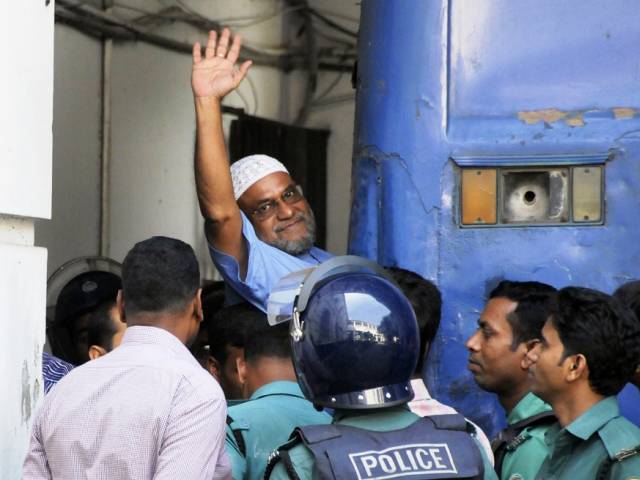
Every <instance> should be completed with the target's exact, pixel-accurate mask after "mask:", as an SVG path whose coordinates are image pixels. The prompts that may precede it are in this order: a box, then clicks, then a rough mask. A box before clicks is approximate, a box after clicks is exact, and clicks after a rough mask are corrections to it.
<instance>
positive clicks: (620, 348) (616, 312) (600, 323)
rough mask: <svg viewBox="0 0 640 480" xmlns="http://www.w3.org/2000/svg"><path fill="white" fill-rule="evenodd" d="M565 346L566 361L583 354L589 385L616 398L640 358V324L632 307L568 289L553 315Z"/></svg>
mask: <svg viewBox="0 0 640 480" xmlns="http://www.w3.org/2000/svg"><path fill="white" fill-rule="evenodd" d="M551 322H552V325H553V326H554V327H555V328H556V329H557V330H558V335H559V336H560V341H561V342H562V344H563V346H564V355H563V358H566V357H568V356H570V355H576V354H582V355H584V356H585V357H586V359H587V366H588V367H589V384H590V385H591V388H592V389H593V390H594V391H595V392H597V393H599V394H600V395H604V396H610V395H616V394H617V393H618V392H620V390H622V388H623V387H624V385H625V384H626V383H627V382H628V381H629V380H630V379H631V377H632V376H633V373H634V372H635V370H636V367H637V365H638V358H640V323H638V322H637V320H636V318H635V315H634V314H633V312H632V311H631V309H630V308H629V307H627V306H626V305H624V304H623V303H622V302H620V301H619V300H618V299H616V298H614V297H612V296H611V295H607V294H606V293H602V292H599V291H597V290H591V289H589V288H580V287H566V288H563V289H562V290H560V291H559V292H558V299H557V305H556V307H555V308H554V309H553V312H552V315H551Z"/></svg>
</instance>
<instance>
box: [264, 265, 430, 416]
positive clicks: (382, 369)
mask: <svg viewBox="0 0 640 480" xmlns="http://www.w3.org/2000/svg"><path fill="white" fill-rule="evenodd" d="M268 316H269V320H270V322H271V323H279V322H281V321H286V320H290V334H291V342H292V357H293V363H294V367H295V371H296V375H297V378H298V383H299V384H300V387H301V388H302V391H303V392H304V394H305V396H306V397H307V398H308V399H309V400H310V401H311V402H313V403H314V404H315V405H320V406H325V407H330V408H343V409H367V408H381V407H389V406H393V405H398V404H403V403H406V402H408V401H409V400H411V399H412V398H413V391H412V389H411V384H410V380H411V375H412V374H413V372H414V369H415V367H416V363H417V361H418V352H419V333H418V326H417V322H416V318H415V314H414V311H413V309H412V307H411V304H410V303H409V301H408V299H407V298H406V297H405V296H404V295H403V294H402V292H401V291H400V289H399V288H398V287H397V286H396V285H395V284H394V282H393V280H392V279H391V278H390V277H389V276H388V275H387V273H386V272H385V271H384V270H383V269H382V268H381V267H380V266H379V265H377V264H376V263H374V262H371V261H369V260H366V259H363V258H360V257H354V256H345V257H335V258H333V259H331V260H329V261H327V262H325V263H323V264H321V265H320V266H319V267H316V268H313V269H307V270H304V271H301V272H295V273H293V274H291V275H289V276H287V277H285V278H284V279H282V280H281V281H280V283H279V284H278V286H277V287H276V288H275V289H274V291H273V292H272V295H271V296H270V298H269V304H268Z"/></svg>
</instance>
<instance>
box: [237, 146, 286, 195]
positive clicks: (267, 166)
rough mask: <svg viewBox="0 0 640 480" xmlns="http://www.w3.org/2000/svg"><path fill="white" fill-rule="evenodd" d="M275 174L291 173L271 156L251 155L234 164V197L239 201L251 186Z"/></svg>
mask: <svg viewBox="0 0 640 480" xmlns="http://www.w3.org/2000/svg"><path fill="white" fill-rule="evenodd" d="M275 172H284V173H289V171H288V170H287V168H286V167H285V166H284V165H283V164H282V163H280V162H279V161H278V160H276V159H275V158H273V157H270V156H269V155H249V156H248V157H244V158H241V159H240V160H238V161H237V162H234V163H232V164H231V181H232V182H233V196H234V197H235V198H236V200H238V199H239V198H240V196H241V195H242V194H243V193H244V192H246V191H247V189H248V188H249V187H250V186H251V185H253V184H254V183H256V182H257V181H258V180H260V179H262V178H264V177H266V176H267V175H269V174H271V173H275Z"/></svg>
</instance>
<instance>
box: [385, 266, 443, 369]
mask: <svg viewBox="0 0 640 480" xmlns="http://www.w3.org/2000/svg"><path fill="white" fill-rule="evenodd" d="M385 269H386V270H387V271H388V272H389V273H390V274H391V277H392V278H393V279H394V280H395V282H396V283H397V284H398V286H399V287H400V289H401V290H402V293H404V295H405V297H407V298H408V299H409V302H410V303H411V306H412V307H413V311H414V312H415V314H416V320H417V321H418V330H419V332H420V356H419V357H418V359H419V360H418V365H417V366H416V373H420V372H422V367H423V365H424V360H425V358H424V357H425V353H426V352H427V349H428V348H429V346H430V345H431V342H432V341H433V339H434V338H435V336H436V333H438V327H439V326H440V315H441V311H442V295H441V294H440V290H438V287H436V286H435V285H434V283H433V282H430V281H429V280H427V279H425V278H423V277H421V276H420V275H418V274H417V273H415V272H412V271H410V270H405V269H404V268H400V267H385Z"/></svg>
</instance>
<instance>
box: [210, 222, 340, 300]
mask: <svg viewBox="0 0 640 480" xmlns="http://www.w3.org/2000/svg"><path fill="white" fill-rule="evenodd" d="M240 215H242V235H243V236H244V238H245V240H246V242H247V252H248V254H249V258H248V264H247V276H246V278H245V279H244V280H242V279H241V278H240V267H239V265H238V262H237V260H236V259H235V258H234V257H232V256H231V255H227V254H226V253H223V252H221V251H220V250H217V249H215V248H213V247H212V246H211V245H209V253H210V254H211V259H212V260H213V263H214V264H215V266H216V268H217V269H218V271H219V272H220V275H222V277H223V278H224V280H225V282H226V285H227V287H230V288H227V303H228V304H234V303H239V302H241V301H242V299H244V300H246V301H248V302H249V303H251V304H253V305H254V306H256V307H257V308H259V309H260V310H262V311H263V312H266V311H267V299H268V298H269V293H271V289H272V288H273V287H274V286H275V285H276V283H277V282H278V280H280V279H281V278H282V277H284V276H285V275H288V274H289V273H291V272H296V271H298V270H302V269H304V268H309V267H313V266H315V265H317V264H319V263H322V262H324V261H326V260H329V259H330V258H331V257H333V255H331V254H330V253H328V252H325V251H324V250H322V249H320V248H316V247H312V248H311V250H309V251H308V252H307V253H303V254H302V255H297V256H294V255H290V254H288V253H287V252H285V251H283V250H280V249H279V248H276V247H272V246H271V245H269V244H267V243H265V242H263V241H262V240H260V239H259V238H258V236H257V235H256V232H255V230H254V228H253V225H251V222H250V221H249V219H248V218H247V217H246V216H245V214H244V213H242V212H240ZM230 290H232V291H230Z"/></svg>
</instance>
